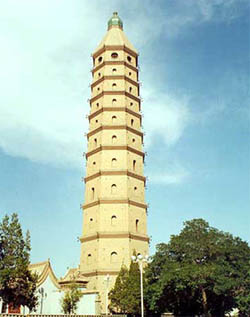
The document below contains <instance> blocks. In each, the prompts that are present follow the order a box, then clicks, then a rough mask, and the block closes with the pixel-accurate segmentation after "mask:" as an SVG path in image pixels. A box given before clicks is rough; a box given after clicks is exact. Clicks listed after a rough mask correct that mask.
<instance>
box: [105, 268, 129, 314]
mask: <svg viewBox="0 0 250 317" xmlns="http://www.w3.org/2000/svg"><path fill="white" fill-rule="evenodd" d="M128 276H129V272H128V269H127V267H126V266H125V265H122V267H121V270H120V272H119V274H118V276H117V278H116V281H115V285H114V288H113V289H112V290H111V291H110V292H109V299H110V305H109V309H110V311H112V312H117V313H123V314H124V313H126V312H127V304H128V301H127V295H128Z"/></svg>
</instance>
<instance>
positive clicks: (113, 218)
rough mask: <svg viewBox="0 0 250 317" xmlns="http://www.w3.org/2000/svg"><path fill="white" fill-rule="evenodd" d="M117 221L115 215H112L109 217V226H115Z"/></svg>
mask: <svg viewBox="0 0 250 317" xmlns="http://www.w3.org/2000/svg"><path fill="white" fill-rule="evenodd" d="M116 223H117V217H116V216H115V215H113V216H112V217H111V226H116Z"/></svg>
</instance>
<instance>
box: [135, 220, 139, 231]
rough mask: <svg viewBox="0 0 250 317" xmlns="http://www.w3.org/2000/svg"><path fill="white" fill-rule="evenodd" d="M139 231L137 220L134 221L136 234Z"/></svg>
mask: <svg viewBox="0 0 250 317" xmlns="http://www.w3.org/2000/svg"><path fill="white" fill-rule="evenodd" d="M138 230H139V219H136V220H135V231H136V232H138Z"/></svg>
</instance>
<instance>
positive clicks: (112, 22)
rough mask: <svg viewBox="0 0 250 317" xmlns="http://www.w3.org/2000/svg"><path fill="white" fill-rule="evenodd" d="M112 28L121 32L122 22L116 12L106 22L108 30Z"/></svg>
mask: <svg viewBox="0 0 250 317" xmlns="http://www.w3.org/2000/svg"><path fill="white" fill-rule="evenodd" d="M112 27H119V28H120V29H122V30H123V22H122V20H121V18H120V17H119V16H118V13H117V12H114V13H113V16H112V17H111V18H110V19H109V21H108V30H109V29H110V28H112Z"/></svg>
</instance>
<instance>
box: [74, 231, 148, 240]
mask: <svg viewBox="0 0 250 317" xmlns="http://www.w3.org/2000/svg"><path fill="white" fill-rule="evenodd" d="M124 238H128V239H132V240H139V241H147V242H149V237H148V236H144V235H143V236H142V235H139V234H134V233H131V232H119V233H112V232H96V233H95V234H93V235H89V236H86V237H81V238H80V241H81V242H88V241H92V240H99V239H124Z"/></svg>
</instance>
